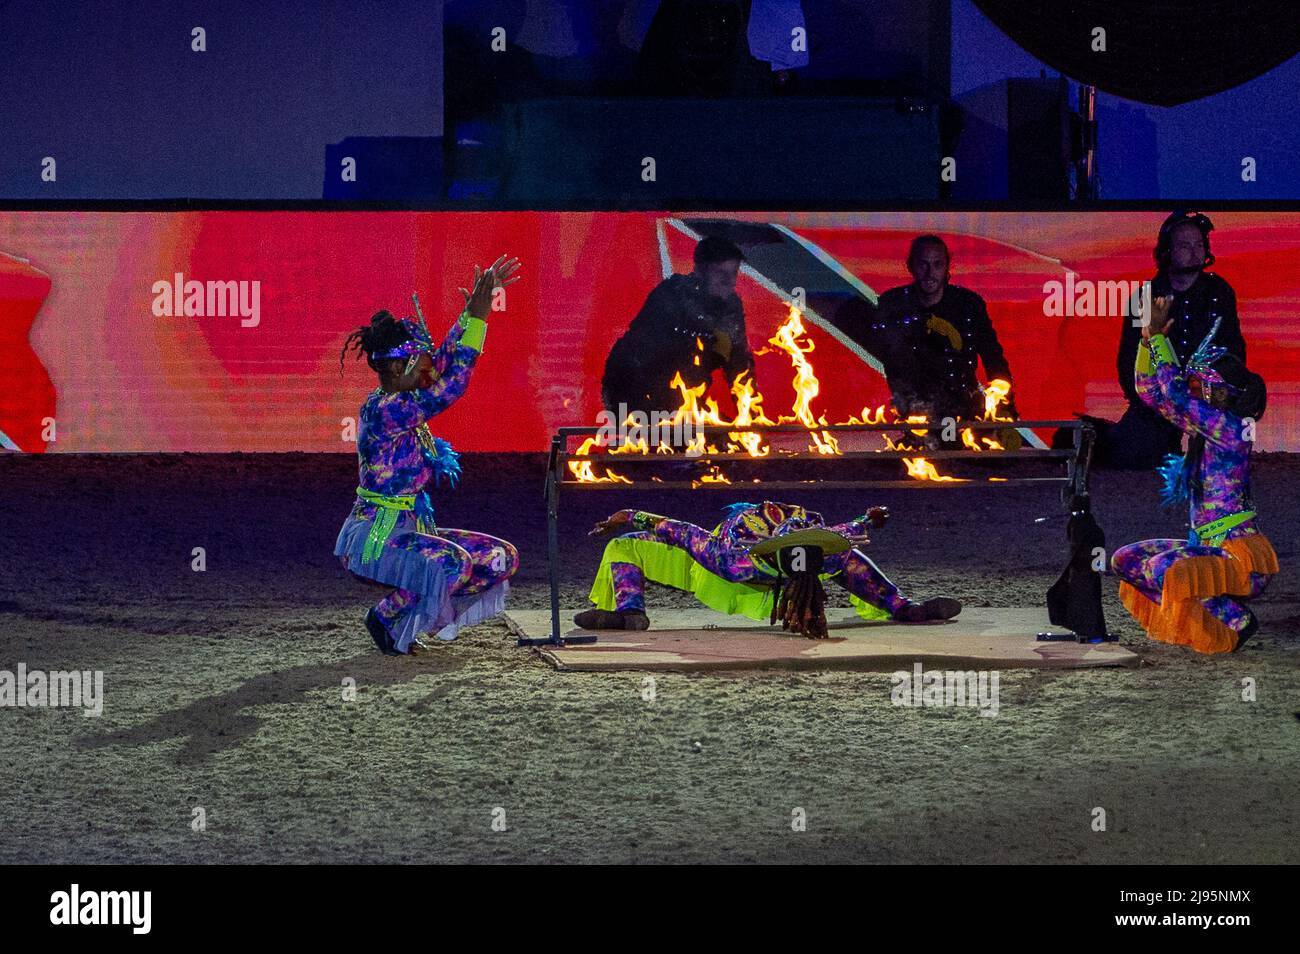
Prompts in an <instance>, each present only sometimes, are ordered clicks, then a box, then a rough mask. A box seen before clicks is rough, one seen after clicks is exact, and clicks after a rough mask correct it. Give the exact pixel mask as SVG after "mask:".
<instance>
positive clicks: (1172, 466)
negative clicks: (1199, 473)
mask: <svg viewBox="0 0 1300 954" xmlns="http://www.w3.org/2000/svg"><path fill="white" fill-rule="evenodd" d="M1188 470H1189V468H1188V466H1187V458H1186V457H1180V456H1179V455H1177V454H1169V455H1167V456H1166V457H1165V462H1164V463H1163V464H1161V465H1160V466H1159V467H1157V468H1156V473H1157V474H1159V475H1160V481H1161V485H1160V503H1161V505H1162V506H1165V507H1172V506H1173V505H1174V504H1176V503H1180V502H1181V501H1184V500H1188V499H1189V498H1190V497H1191V474H1190V473H1188Z"/></svg>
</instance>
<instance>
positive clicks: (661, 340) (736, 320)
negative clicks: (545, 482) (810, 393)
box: [601, 236, 754, 422]
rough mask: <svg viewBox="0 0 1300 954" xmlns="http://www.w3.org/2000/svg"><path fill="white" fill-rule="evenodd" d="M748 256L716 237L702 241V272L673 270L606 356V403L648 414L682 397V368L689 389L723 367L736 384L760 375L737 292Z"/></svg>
mask: <svg viewBox="0 0 1300 954" xmlns="http://www.w3.org/2000/svg"><path fill="white" fill-rule="evenodd" d="M743 260H744V255H743V254H742V253H741V251H740V249H739V248H737V247H736V245H735V244H733V243H732V242H729V241H727V240H726V239H724V238H719V237H717V236H710V237H708V238H705V239H703V240H701V241H700V243H699V244H698V245H696V246H695V270H694V271H693V272H691V273H690V274H689V275H670V276H668V277H667V278H665V279H664V280H663V281H662V282H660V283H659V284H658V285H656V286H655V288H654V290H653V291H651V292H650V294H649V296H647V297H646V300H645V304H644V305H642V306H641V310H640V311H639V312H637V315H636V317H635V318H633V319H632V323H631V324H630V325H629V326H628V329H627V331H626V332H625V333H624V334H623V337H621V338H619V339H618V341H616V342H615V343H614V347H613V348H612V349H611V350H610V352H609V357H608V358H607V359H606V361H605V375H604V378H603V379H602V381H601V401H602V403H603V404H604V406H605V407H606V408H607V409H608V410H609V411H610V413H612V414H614V415H615V416H616V417H617V418H618V420H619V421H620V422H621V421H623V420H625V419H626V415H627V414H628V413H629V412H631V411H642V412H644V413H645V414H646V415H647V417H649V416H650V415H651V414H653V413H654V412H655V411H660V412H663V413H671V412H672V411H674V410H676V409H677V408H678V407H679V406H680V405H681V403H682V394H681V392H680V391H678V390H676V389H674V388H672V387H670V386H669V385H670V383H671V381H672V379H673V376H674V375H675V374H678V373H680V374H681V376H682V380H683V381H684V382H685V383H686V386H687V387H688V388H694V387H698V386H699V385H701V384H706V383H708V382H709V381H711V380H712V378H713V372H714V371H716V370H718V369H719V368H720V369H722V371H723V373H724V375H725V376H726V379H727V384H728V385H729V386H731V387H733V388H734V386H735V383H736V379H737V378H739V377H740V376H741V375H742V374H745V373H748V374H750V375H751V377H752V375H753V371H754V356H753V354H751V352H750V350H749V339H748V338H747V337H746V331H745V309H744V306H743V305H742V304H741V301H740V296H739V295H737V294H736V279H737V276H738V275H739V273H740V263H741V262H742V261H743Z"/></svg>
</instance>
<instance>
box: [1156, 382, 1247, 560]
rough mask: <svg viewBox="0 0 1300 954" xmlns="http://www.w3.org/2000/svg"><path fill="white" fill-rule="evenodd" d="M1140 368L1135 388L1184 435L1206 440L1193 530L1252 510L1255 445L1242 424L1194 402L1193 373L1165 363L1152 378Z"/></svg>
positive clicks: (1235, 533) (1240, 528) (1234, 532)
mask: <svg viewBox="0 0 1300 954" xmlns="http://www.w3.org/2000/svg"><path fill="white" fill-rule="evenodd" d="M1138 364H1139V367H1138V369H1137V374H1136V376H1135V383H1136V385H1137V392H1138V394H1139V395H1140V396H1141V398H1142V400H1143V401H1145V402H1146V403H1147V404H1148V405H1150V406H1151V407H1152V408H1153V409H1155V410H1156V411H1157V412H1158V413H1159V414H1160V415H1161V416H1162V417H1164V418H1165V419H1166V420H1167V421H1169V422H1170V423H1172V424H1174V425H1176V426H1177V427H1179V428H1180V429H1181V430H1182V431H1183V432H1184V433H1187V434H1200V435H1201V436H1203V437H1204V438H1205V454H1204V456H1203V457H1202V458H1201V468H1200V475H1199V476H1200V479H1201V493H1200V494H1193V498H1192V501H1191V514H1190V516H1191V522H1192V526H1193V527H1199V526H1204V525H1205V524H1207V523H1209V522H1210V521H1212V520H1218V519H1219V518H1221V517H1227V516H1231V515H1232V514H1234V513H1238V512H1240V511H1242V510H1247V509H1252V508H1251V507H1250V504H1249V502H1248V495H1249V488H1250V464H1249V459H1250V446H1251V442H1250V441H1248V440H1246V439H1245V437H1244V435H1243V430H1244V428H1243V423H1242V419H1241V418H1240V417H1238V416H1237V415H1235V414H1231V413H1229V412H1227V411H1222V410H1219V409H1218V408H1216V407H1213V406H1211V405H1209V404H1207V403H1205V402H1204V401H1202V400H1200V399H1198V398H1195V397H1193V396H1192V394H1191V392H1190V390H1189V388H1188V384H1187V373H1186V372H1185V371H1184V370H1183V369H1182V368H1179V367H1178V366H1177V365H1174V364H1169V363H1167V362H1160V363H1158V364H1156V366H1155V371H1154V373H1151V372H1149V371H1144V370H1143V368H1142V367H1141V361H1140V360H1139V362H1138ZM1253 525H1254V521H1253V520H1252V521H1248V522H1247V523H1244V524H1242V525H1240V526H1238V527H1236V528H1234V529H1233V530H1231V531H1229V533H1228V536H1229V537H1234V536H1239V535H1240V534H1242V533H1245V532H1249V531H1251V530H1253V529H1254V526H1253Z"/></svg>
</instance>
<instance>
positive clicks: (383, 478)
mask: <svg viewBox="0 0 1300 954" xmlns="http://www.w3.org/2000/svg"><path fill="white" fill-rule="evenodd" d="M462 333H463V329H462V327H461V324H460V322H454V323H453V324H452V326H451V329H450V330H449V331H448V332H447V337H446V338H445V339H443V342H442V345H441V346H440V347H439V348H438V350H437V351H436V352H434V353H433V355H432V358H433V374H434V381H433V384H432V385H431V386H430V387H427V388H417V389H416V390H414V391H395V392H392V393H389V392H387V391H384V390H383V389H382V388H375V390H373V391H371V392H370V395H369V396H368V397H367V398H366V401H365V403H364V404H362V405H361V414H360V416H359V417H358V428H357V464H358V477H359V480H358V482H359V484H360V486H362V487H364V488H365V489H366V490H370V491H374V492H375V493H380V494H386V495H389V496H396V495H402V494H415V493H418V492H419V491H420V490H422V489H423V488H424V486H425V485H426V484H427V483H429V481H430V480H431V479H432V477H433V466H432V464H431V463H430V461H429V460H428V458H427V457H426V456H425V453H424V448H423V445H422V444H421V442H420V439H419V436H418V435H417V433H416V429H417V428H418V427H419V426H420V425H422V424H424V423H425V422H426V421H428V420H429V419H430V418H431V417H434V416H435V415H438V414H441V413H442V412H443V411H445V410H446V409H447V408H448V407H450V406H451V405H452V404H453V403H455V401H456V400H457V399H458V398H459V397H460V396H461V395H462V394H464V393H465V389H466V388H467V387H468V386H469V376H470V370H471V369H472V368H473V367H474V362H475V361H476V360H477V359H478V356H479V352H478V350H477V349H475V348H471V347H469V346H468V345H463V344H461V341H460V339H461V335H462ZM376 509H377V508H376V507H375V505H374V504H372V503H368V502H367V501H364V500H361V499H360V498H358V499H357V502H356V504H355V505H354V506H353V508H352V516H353V517H357V518H360V519H362V520H373V519H374V517H375V512H376ZM401 516H402V522H403V523H405V521H406V520H407V519H408V518H410V515H409V514H407V513H403V514H402V515H401ZM401 525H402V523H399V526H401Z"/></svg>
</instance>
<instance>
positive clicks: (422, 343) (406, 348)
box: [371, 294, 437, 374]
mask: <svg viewBox="0 0 1300 954" xmlns="http://www.w3.org/2000/svg"><path fill="white" fill-rule="evenodd" d="M411 302H412V303H413V304H414V305H415V316H416V319H417V320H416V321H412V320H411V319H410V318H399V319H398V324H400V325H401V326H402V327H403V328H405V329H406V330H407V331H408V332H410V334H411V337H410V338H408V339H407V340H406V341H403V342H402V343H401V344H399V345H398V346H397V347H396V348H389V349H388V350H387V351H383V352H377V353H375V354H373V355H371V357H372V358H374V359H375V360H379V361H382V360H386V359H389V358H407V359H408V360H407V362H406V369H405V372H404V373H406V374H410V373H411V371H412V370H414V369H415V362H416V361H417V360H419V357H420V355H421V354H432V353H433V352H434V351H435V350H437V345H436V344H435V343H434V340H433V336H432V335H431V334H429V328H428V326H427V325H426V324H425V323H424V312H423V311H421V310H420V296H419V295H418V294H412V295H411Z"/></svg>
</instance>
